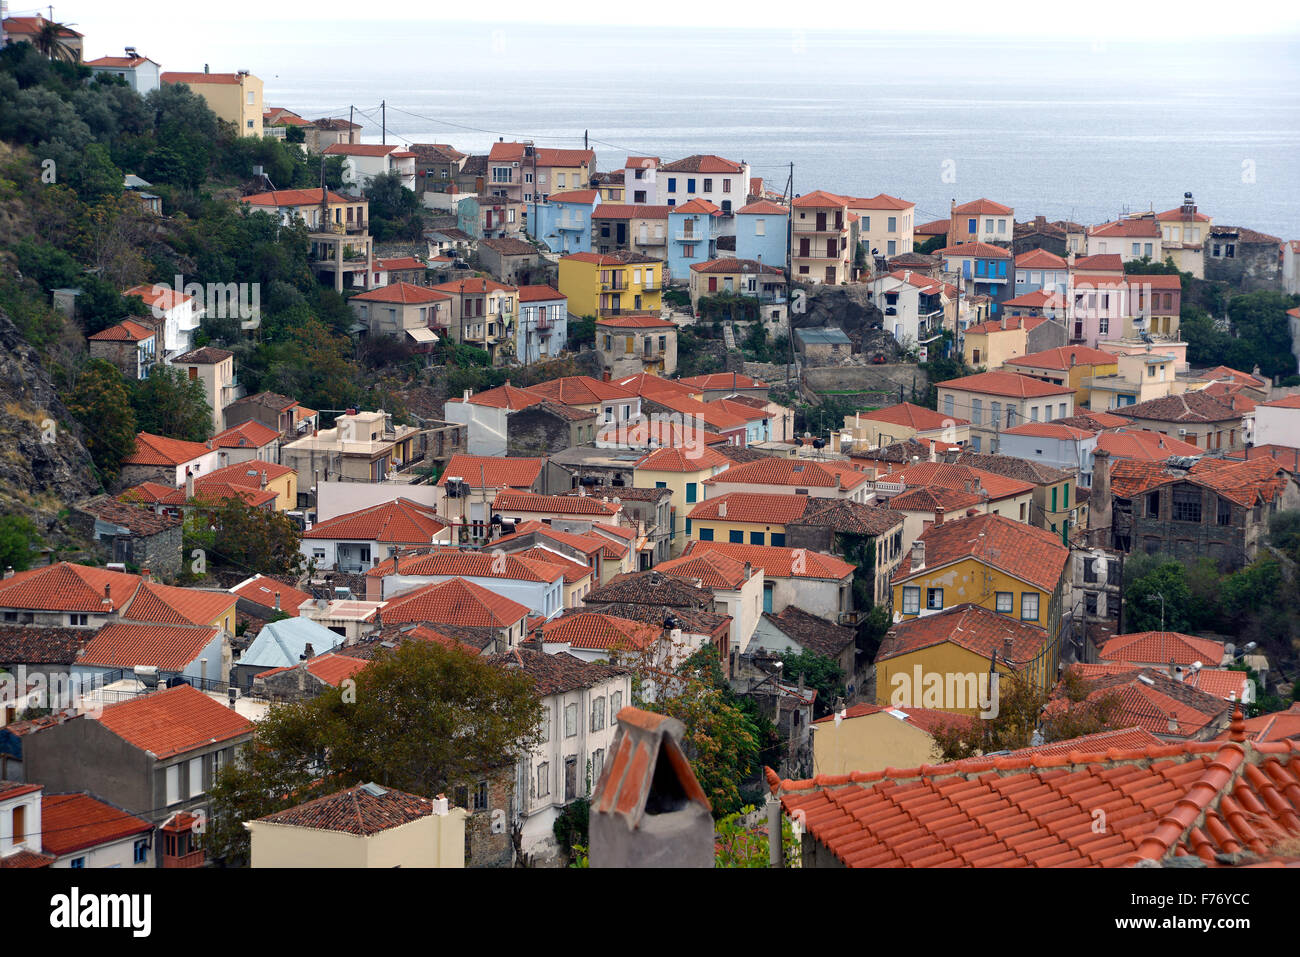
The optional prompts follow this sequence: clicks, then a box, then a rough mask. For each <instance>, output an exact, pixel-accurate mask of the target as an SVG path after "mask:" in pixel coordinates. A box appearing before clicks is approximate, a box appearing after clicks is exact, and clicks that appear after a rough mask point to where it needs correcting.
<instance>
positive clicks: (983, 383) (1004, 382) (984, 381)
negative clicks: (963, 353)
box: [935, 330, 1136, 408]
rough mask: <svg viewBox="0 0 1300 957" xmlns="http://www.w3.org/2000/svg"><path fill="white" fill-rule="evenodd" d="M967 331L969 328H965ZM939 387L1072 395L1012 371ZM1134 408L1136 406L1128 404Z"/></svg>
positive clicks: (1010, 393)
mask: <svg viewBox="0 0 1300 957" xmlns="http://www.w3.org/2000/svg"><path fill="white" fill-rule="evenodd" d="M967 331H969V330H967ZM935 385H936V386H938V387H939V388H940V389H958V390H961V391H963V392H979V393H982V394H985V395H1004V396H1011V397H1013V398H1017V399H1037V398H1041V397H1043V396H1049V395H1073V394H1074V389H1073V388H1071V387H1070V386H1067V385H1052V384H1051V383H1050V382H1044V381H1042V380H1041V379H1033V378H1030V377H1029V376H1024V375H1017V374H1016V373H1014V372H977V373H975V374H974V375H968V376H962V377H961V378H959V379H948V380H946V381H944V382H936V383H935ZM1129 408H1136V406H1129Z"/></svg>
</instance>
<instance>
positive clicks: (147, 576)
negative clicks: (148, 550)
mask: <svg viewBox="0 0 1300 957" xmlns="http://www.w3.org/2000/svg"><path fill="white" fill-rule="evenodd" d="M140 577H141V578H142V579H144V580H145V581H152V580H153V573H152V572H150V571H149V566H148V565H146V566H144V568H142V569H140Z"/></svg>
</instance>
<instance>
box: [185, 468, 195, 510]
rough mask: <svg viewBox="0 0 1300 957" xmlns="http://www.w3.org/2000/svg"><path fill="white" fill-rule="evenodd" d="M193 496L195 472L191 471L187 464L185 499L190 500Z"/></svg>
mask: <svg viewBox="0 0 1300 957" xmlns="http://www.w3.org/2000/svg"><path fill="white" fill-rule="evenodd" d="M193 497H194V473H193V472H192V471H190V467H189V466H188V465H187V466H185V501H187V502H188V501H189V500H190V499H192V498H193Z"/></svg>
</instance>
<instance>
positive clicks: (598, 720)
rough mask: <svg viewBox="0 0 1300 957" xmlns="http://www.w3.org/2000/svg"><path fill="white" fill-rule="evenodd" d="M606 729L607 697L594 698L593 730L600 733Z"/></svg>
mask: <svg viewBox="0 0 1300 957" xmlns="http://www.w3.org/2000/svg"><path fill="white" fill-rule="evenodd" d="M604 727H605V696H604V695H601V696H600V697H599V698H593V699H592V702H591V730H592V731H599V730H601V729H602V728H604Z"/></svg>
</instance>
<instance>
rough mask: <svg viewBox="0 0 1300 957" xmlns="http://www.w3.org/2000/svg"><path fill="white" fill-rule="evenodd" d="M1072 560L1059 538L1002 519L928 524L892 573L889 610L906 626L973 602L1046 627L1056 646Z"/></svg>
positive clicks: (988, 517)
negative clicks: (892, 595)
mask: <svg viewBox="0 0 1300 957" xmlns="http://www.w3.org/2000/svg"><path fill="white" fill-rule="evenodd" d="M1069 558H1070V550H1069V549H1068V548H1066V547H1065V546H1064V545H1062V544H1061V539H1060V536H1059V535H1054V534H1052V533H1051V532H1048V531H1044V530H1043V529H1041V528H1035V527H1033V526H1032V525H1027V524H1025V523H1023V522H1017V521H1014V520H1012V519H1010V518H1007V517H1005V516H1002V515H975V516H972V517H970V518H963V519H958V520H956V521H945V522H944V523H943V524H941V525H931V526H930V527H929V528H927V529H926V530H925V531H924V532H922V533H921V534H920V535H919V536H918V537H917V539H916V541H914V542H913V543H912V550H911V552H910V553H909V554H908V555H906V556H904V558H903V562H902V564H901V565H900V566H899V569H898V571H897V572H895V573H894V580H893V585H894V611H895V613H896V614H898V615H901V618H902V620H904V621H906V620H909V619H913V618H922V617H929V616H931V615H933V614H934V613H935V612H939V611H942V610H944V609H946V608H951V607H952V606H954V605H962V604H967V603H970V604H975V605H979V606H980V607H982V608H986V609H988V610H989V611H992V612H995V613H997V614H998V615H1002V616H1004V617H1006V618H1008V619H1014V620H1016V621H1020V622H1023V623H1025V624H1029V625H1034V626H1037V627H1040V628H1044V629H1046V632H1047V636H1048V641H1049V644H1054V643H1055V642H1056V641H1057V639H1058V637H1059V635H1060V628H1061V616H1062V614H1063V611H1064V604H1065V602H1064V597H1065V588H1066V569H1067V566H1068V564H1069ZM986 665H987V662H986ZM1055 679H1056V669H1055V663H1054V662H1053V665H1052V669H1051V680H1052V681H1055ZM877 688H878V689H880V688H881V684H880V682H879V681H877ZM878 694H879V691H878Z"/></svg>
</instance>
